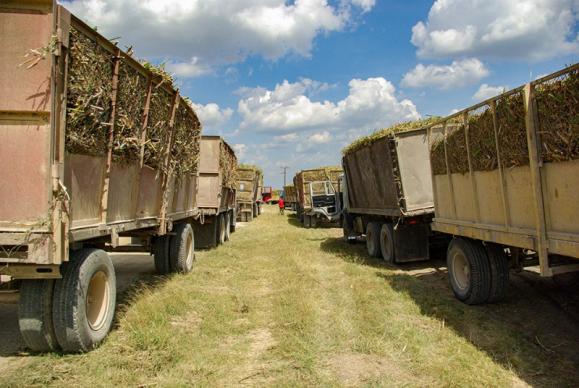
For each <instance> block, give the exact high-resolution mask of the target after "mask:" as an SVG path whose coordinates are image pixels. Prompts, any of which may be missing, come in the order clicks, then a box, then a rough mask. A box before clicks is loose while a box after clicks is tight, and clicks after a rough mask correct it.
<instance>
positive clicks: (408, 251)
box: [394, 224, 430, 263]
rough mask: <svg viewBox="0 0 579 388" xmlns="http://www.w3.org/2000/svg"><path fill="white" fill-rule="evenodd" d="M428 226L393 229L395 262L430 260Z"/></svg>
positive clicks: (406, 226)
mask: <svg viewBox="0 0 579 388" xmlns="http://www.w3.org/2000/svg"><path fill="white" fill-rule="evenodd" d="M429 235H430V227H429V225H428V224H415V225H398V226H397V227H395V228H394V244H395V248H394V249H395V252H396V262H397V263H406V262H409V261H422V260H428V259H430V251H429V244H428V242H429Z"/></svg>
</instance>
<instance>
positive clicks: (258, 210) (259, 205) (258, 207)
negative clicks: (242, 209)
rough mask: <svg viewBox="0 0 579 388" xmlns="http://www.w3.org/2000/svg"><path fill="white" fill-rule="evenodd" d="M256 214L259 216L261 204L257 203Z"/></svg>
mask: <svg viewBox="0 0 579 388" xmlns="http://www.w3.org/2000/svg"><path fill="white" fill-rule="evenodd" d="M257 215H258V216H261V204H257Z"/></svg>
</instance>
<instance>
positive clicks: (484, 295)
mask: <svg viewBox="0 0 579 388" xmlns="http://www.w3.org/2000/svg"><path fill="white" fill-rule="evenodd" d="M446 262H447V266H448V274H449V278H450V285H451V287H452V291H453V292H454V295H455V296H456V297H457V299H459V300H460V301H462V302H464V303H466V304H469V305H473V304H481V303H484V302H486V301H487V300H488V298H489V294H490V291H491V269H490V263H489V259H488V256H487V253H486V251H485V248H484V246H483V245H482V243H480V242H478V241H474V240H466V239H462V238H455V239H453V240H452V242H451V243H450V245H449V247H448V252H447V255H446Z"/></svg>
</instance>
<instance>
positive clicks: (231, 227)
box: [229, 209, 237, 233]
mask: <svg viewBox="0 0 579 388" xmlns="http://www.w3.org/2000/svg"><path fill="white" fill-rule="evenodd" d="M229 217H230V221H229V231H230V232H231V233H235V226H236V224H237V212H236V210H235V209H232V210H231V213H230V215H229Z"/></svg>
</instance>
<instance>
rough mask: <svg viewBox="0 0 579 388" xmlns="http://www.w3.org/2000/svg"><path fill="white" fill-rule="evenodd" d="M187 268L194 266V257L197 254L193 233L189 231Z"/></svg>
mask: <svg viewBox="0 0 579 388" xmlns="http://www.w3.org/2000/svg"><path fill="white" fill-rule="evenodd" d="M186 247H187V269H188V270H189V269H191V267H193V257H194V256H195V253H194V247H193V234H191V233H189V235H188V236H187V245H186Z"/></svg>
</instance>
